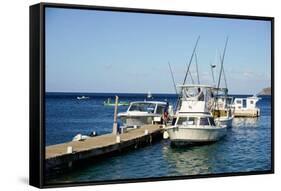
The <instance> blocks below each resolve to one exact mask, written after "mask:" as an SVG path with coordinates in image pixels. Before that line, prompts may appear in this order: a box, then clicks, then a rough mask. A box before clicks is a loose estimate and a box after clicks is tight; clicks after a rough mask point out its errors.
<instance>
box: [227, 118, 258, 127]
mask: <svg viewBox="0 0 281 191" xmlns="http://www.w3.org/2000/svg"><path fill="white" fill-rule="evenodd" d="M259 119H260V118H258V117H253V118H246V117H240V118H234V119H233V121H232V125H233V127H258V120H259Z"/></svg>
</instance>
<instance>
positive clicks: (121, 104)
mask: <svg viewBox="0 0 281 191" xmlns="http://www.w3.org/2000/svg"><path fill="white" fill-rule="evenodd" d="M103 105H104V106H115V102H111V99H110V98H108V99H107V101H104V102H103ZM117 105H118V106H128V105H129V102H125V101H120V102H118V104H117Z"/></svg>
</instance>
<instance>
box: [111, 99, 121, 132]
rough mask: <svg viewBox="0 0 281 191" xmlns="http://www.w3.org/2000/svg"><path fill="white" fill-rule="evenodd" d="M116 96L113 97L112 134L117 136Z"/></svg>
mask: <svg viewBox="0 0 281 191" xmlns="http://www.w3.org/2000/svg"><path fill="white" fill-rule="evenodd" d="M118 99H119V97H118V96H115V107H114V121H113V128H112V134H114V135H117V133H118V124H117V113H118Z"/></svg>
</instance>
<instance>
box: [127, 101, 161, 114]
mask: <svg viewBox="0 0 281 191" xmlns="http://www.w3.org/2000/svg"><path fill="white" fill-rule="evenodd" d="M155 106H156V104H154V103H133V104H132V105H131V107H130V109H129V111H142V112H148V113H154V109H155Z"/></svg>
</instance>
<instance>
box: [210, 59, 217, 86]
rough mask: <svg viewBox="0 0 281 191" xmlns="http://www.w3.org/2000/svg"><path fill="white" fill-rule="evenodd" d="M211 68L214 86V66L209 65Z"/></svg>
mask: <svg viewBox="0 0 281 191" xmlns="http://www.w3.org/2000/svg"><path fill="white" fill-rule="evenodd" d="M210 66H211V72H212V78H213V83H214V84H215V83H216V81H215V75H214V68H215V67H216V65H215V64H210Z"/></svg>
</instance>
